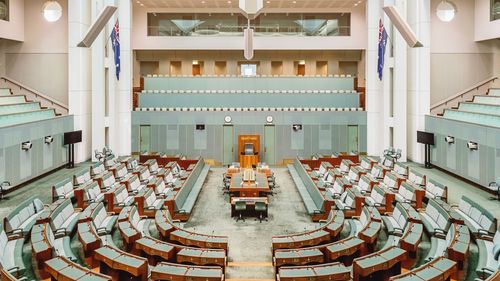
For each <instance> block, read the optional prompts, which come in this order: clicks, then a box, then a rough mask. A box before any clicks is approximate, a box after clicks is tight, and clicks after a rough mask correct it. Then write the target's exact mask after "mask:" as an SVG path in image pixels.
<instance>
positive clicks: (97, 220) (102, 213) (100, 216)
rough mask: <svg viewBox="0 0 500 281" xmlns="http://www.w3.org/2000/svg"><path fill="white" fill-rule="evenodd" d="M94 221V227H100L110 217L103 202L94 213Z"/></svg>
mask: <svg viewBox="0 0 500 281" xmlns="http://www.w3.org/2000/svg"><path fill="white" fill-rule="evenodd" d="M91 217H92V221H93V223H94V226H96V227H100V226H101V225H102V224H103V222H104V221H105V220H106V218H107V217H108V213H107V212H106V208H104V204H103V203H102V202H101V203H99V204H98V205H97V207H96V208H95V209H94V210H93V212H92V215H91Z"/></svg>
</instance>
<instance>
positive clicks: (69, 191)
mask: <svg viewBox="0 0 500 281" xmlns="http://www.w3.org/2000/svg"><path fill="white" fill-rule="evenodd" d="M74 197H75V190H74V187H73V180H72V179H71V178H67V179H65V180H62V181H60V182H58V183H56V184H54V186H52V198H53V200H54V201H55V200H58V199H68V198H69V199H73V198H74Z"/></svg>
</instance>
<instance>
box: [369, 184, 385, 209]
mask: <svg viewBox="0 0 500 281" xmlns="http://www.w3.org/2000/svg"><path fill="white" fill-rule="evenodd" d="M385 192H386V191H384V190H383V189H382V188H381V187H380V186H379V185H375V186H374V187H373V188H372V191H371V193H370V196H366V197H365V203H366V205H368V206H371V207H381V206H383V205H385ZM388 192H390V191H388Z"/></svg>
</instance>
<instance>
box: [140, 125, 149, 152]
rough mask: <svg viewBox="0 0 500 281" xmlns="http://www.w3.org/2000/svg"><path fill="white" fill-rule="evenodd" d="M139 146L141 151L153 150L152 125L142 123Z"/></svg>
mask: <svg viewBox="0 0 500 281" xmlns="http://www.w3.org/2000/svg"><path fill="white" fill-rule="evenodd" d="M139 130H140V140H139V147H140V151H141V152H144V151H146V152H149V151H150V150H151V126H149V125H141V126H140V128H139Z"/></svg>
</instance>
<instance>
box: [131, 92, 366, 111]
mask: <svg viewBox="0 0 500 281" xmlns="http://www.w3.org/2000/svg"><path fill="white" fill-rule="evenodd" d="M139 107H164V108H175V107H322V108H325V107H337V108H338V107H349V108H351V107H355V108H358V107H359V94H357V93H354V94H353V93H349V94H141V95H139Z"/></svg>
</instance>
